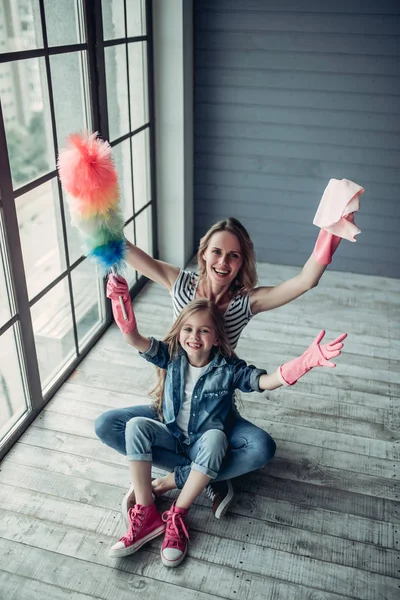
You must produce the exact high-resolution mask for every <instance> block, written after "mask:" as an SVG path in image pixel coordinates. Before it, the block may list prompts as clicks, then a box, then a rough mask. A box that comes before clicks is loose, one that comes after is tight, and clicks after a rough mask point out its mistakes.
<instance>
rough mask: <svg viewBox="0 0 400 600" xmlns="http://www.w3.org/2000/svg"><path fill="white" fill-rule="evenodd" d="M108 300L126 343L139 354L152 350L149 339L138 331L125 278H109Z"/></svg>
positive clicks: (113, 276) (111, 276) (112, 276)
mask: <svg viewBox="0 0 400 600" xmlns="http://www.w3.org/2000/svg"><path fill="white" fill-rule="evenodd" d="M107 298H110V300H111V307H112V311H113V315H114V319H115V322H116V324H117V325H118V327H119V329H120V331H121V333H122V334H123V336H124V338H125V341H126V343H127V344H129V345H130V346H133V347H134V348H136V350H139V352H146V350H148V349H149V348H150V340H149V338H148V337H145V336H143V335H141V333H140V332H139V330H138V327H137V323H136V318H135V314H134V312H133V308H132V302H131V297H130V295H129V287H128V283H127V281H126V280H125V279H124V278H123V277H121V276H119V275H118V276H115V275H110V276H109V278H108V281H107ZM120 298H122V302H123V304H124V308H125V313H126V317H127V318H126V319H125V315H124V314H123V310H122V307H121V300H120Z"/></svg>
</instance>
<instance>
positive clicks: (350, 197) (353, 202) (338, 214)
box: [313, 179, 364, 242]
mask: <svg viewBox="0 0 400 600" xmlns="http://www.w3.org/2000/svg"><path fill="white" fill-rule="evenodd" d="M363 193H364V188H363V187H362V186H361V185H358V184H357V183H354V181H350V180H349V179H330V181H329V183H328V185H327V186H326V188H325V191H324V193H323V194H322V198H321V202H320V203H319V206H318V209H317V212H316V213H315V217H314V221H313V223H314V225H316V226H317V227H321V229H325V230H326V231H329V233H332V234H333V235H337V236H339V237H341V238H345V239H346V240H349V241H350V242H355V241H356V240H355V237H354V236H355V235H357V234H358V233H361V229H359V228H358V227H357V225H356V224H355V223H354V222H352V221H351V220H349V219H345V217H346V216H347V215H349V214H350V213H354V212H356V211H357V210H359V209H360V198H359V197H360V195H361V194H363Z"/></svg>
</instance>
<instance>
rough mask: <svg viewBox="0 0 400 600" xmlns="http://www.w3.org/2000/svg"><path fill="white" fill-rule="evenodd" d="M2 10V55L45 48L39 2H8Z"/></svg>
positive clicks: (0, 7) (0, 35)
mask: <svg viewBox="0 0 400 600" xmlns="http://www.w3.org/2000/svg"><path fill="white" fill-rule="evenodd" d="M6 8H7V10H6ZM0 10H1V13H2V14H0V25H2V28H1V29H0V53H1V52H18V51H20V50H34V49H36V48H43V36H42V27H41V22H40V11H39V0H8V1H7V2H1V3H0Z"/></svg>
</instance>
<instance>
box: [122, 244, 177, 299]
mask: <svg viewBox="0 0 400 600" xmlns="http://www.w3.org/2000/svg"><path fill="white" fill-rule="evenodd" d="M126 246H127V254H126V262H127V263H128V264H129V265H130V266H131V267H133V268H134V269H136V271H138V272H139V273H141V274H142V275H145V276H146V277H148V278H149V279H151V280H152V281H155V282H156V283H160V284H161V285H163V286H164V287H166V288H167V289H168V290H169V291H171V289H172V287H173V285H174V283H175V281H176V279H177V277H178V275H179V268H178V267H175V266H174V265H170V264H169V263H166V262H163V261H162V260H157V259H156V258H153V257H152V256H150V255H149V254H147V253H146V252H144V251H143V250H141V249H140V248H138V247H137V246H135V245H134V244H132V243H131V242H129V241H127V243H126Z"/></svg>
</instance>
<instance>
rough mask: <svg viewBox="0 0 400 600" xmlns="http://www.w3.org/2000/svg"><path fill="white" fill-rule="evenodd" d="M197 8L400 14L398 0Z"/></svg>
mask: <svg viewBox="0 0 400 600" xmlns="http://www.w3.org/2000/svg"><path fill="white" fill-rule="evenodd" d="M195 8H196V9H197V11H198V12H199V13H201V14H204V13H205V12H206V11H214V10H217V11H225V10H234V11H243V10H245V11H246V12H249V11H257V12H262V13H265V12H273V11H285V13H286V12H288V11H290V12H291V13H294V14H296V13H299V12H300V13H301V12H302V13H310V12H314V13H332V12H337V13H344V14H346V13H350V14H351V15H353V14H354V13H355V12H357V13H361V14H371V15H386V14H388V15H398V14H399V7H398V1H397V0H379V2H377V1H376V0H352V2H349V0H336V1H335V4H334V8H333V7H332V3H331V2H321V0H307V2H304V1H301V2H299V0H267V1H264V2H260V0H246V1H245V2H243V0H217V1H216V0H202V1H201V2H197V3H195Z"/></svg>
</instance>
